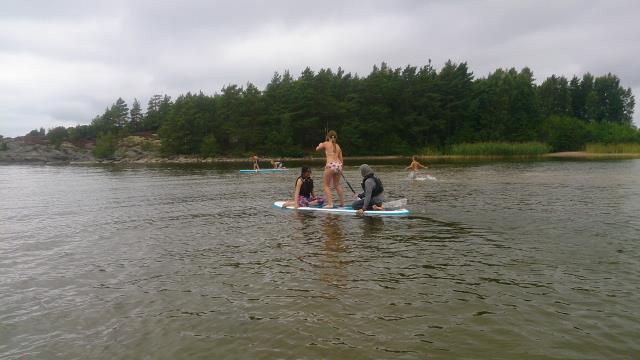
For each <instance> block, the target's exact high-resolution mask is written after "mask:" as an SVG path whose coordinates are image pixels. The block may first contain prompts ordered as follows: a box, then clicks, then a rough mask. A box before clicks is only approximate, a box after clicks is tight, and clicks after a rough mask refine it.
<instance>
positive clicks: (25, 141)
mask: <svg viewBox="0 0 640 360" xmlns="http://www.w3.org/2000/svg"><path fill="white" fill-rule="evenodd" d="M94 160H95V159H94V157H93V155H92V154H91V150H90V149H87V148H84V147H83V148H81V147H78V146H76V145H73V144H71V143H69V142H66V141H65V142H62V143H61V144H60V145H59V146H57V147H56V146H53V145H52V144H50V143H49V142H48V141H47V140H45V139H42V138H38V137H28V136H24V137H17V138H2V139H0V162H4V163H7V162H8V163H42V164H61V163H62V164H64V163H69V162H72V161H94Z"/></svg>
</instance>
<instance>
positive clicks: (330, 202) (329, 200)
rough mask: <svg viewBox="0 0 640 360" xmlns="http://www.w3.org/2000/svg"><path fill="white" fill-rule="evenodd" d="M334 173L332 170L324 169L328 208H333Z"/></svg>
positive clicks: (325, 195) (324, 185)
mask: <svg viewBox="0 0 640 360" xmlns="http://www.w3.org/2000/svg"><path fill="white" fill-rule="evenodd" d="M332 173H333V171H332V170H331V169H327V168H325V169H324V175H323V177H322V180H323V190H324V197H325V205H324V207H326V208H332V207H333V196H332V195H331V179H332Z"/></svg>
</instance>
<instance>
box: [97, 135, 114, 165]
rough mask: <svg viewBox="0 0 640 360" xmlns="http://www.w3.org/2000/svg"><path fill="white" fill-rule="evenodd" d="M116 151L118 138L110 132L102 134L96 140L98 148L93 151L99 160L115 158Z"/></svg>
mask: <svg viewBox="0 0 640 360" xmlns="http://www.w3.org/2000/svg"><path fill="white" fill-rule="evenodd" d="M115 151H116V138H115V136H114V135H113V134H112V133H110V132H108V133H106V134H104V133H100V134H98V137H97V138H96V147H95V148H94V149H93V155H94V156H95V157H96V158H98V159H106V158H110V157H112V156H113V154H114V153H115Z"/></svg>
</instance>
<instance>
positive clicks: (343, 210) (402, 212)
mask: <svg viewBox="0 0 640 360" xmlns="http://www.w3.org/2000/svg"><path fill="white" fill-rule="evenodd" d="M283 204H284V201H276V202H274V203H273V207H274V208H278V209H282V205H283ZM286 209H288V210H294V209H295V208H294V207H293V206H287V207H286ZM298 210H300V211H317V212H324V213H332V214H352V215H355V214H356V210H353V209H352V208H351V206H345V207H334V208H331V209H325V208H322V207H299V208H298ZM409 213H410V212H409V210H407V209H395V210H367V211H365V212H364V215H365V216H407V215H409Z"/></svg>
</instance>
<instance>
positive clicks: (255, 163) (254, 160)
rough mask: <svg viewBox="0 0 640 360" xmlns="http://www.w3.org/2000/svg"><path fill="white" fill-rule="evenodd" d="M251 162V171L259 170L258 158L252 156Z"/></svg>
mask: <svg viewBox="0 0 640 360" xmlns="http://www.w3.org/2000/svg"><path fill="white" fill-rule="evenodd" d="M251 160H253V170H260V165H258V156H257V155H253V156H252V157H251Z"/></svg>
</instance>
